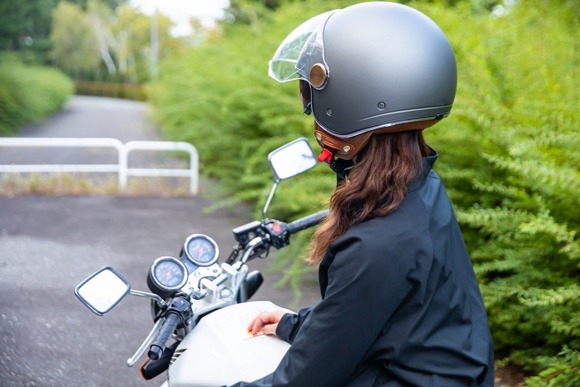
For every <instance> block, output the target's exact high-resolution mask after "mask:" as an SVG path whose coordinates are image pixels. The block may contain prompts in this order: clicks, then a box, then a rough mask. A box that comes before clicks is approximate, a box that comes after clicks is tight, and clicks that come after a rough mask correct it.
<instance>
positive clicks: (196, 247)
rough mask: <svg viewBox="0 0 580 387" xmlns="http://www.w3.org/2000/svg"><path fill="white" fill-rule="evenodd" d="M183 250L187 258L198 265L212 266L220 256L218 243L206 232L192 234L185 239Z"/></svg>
mask: <svg viewBox="0 0 580 387" xmlns="http://www.w3.org/2000/svg"><path fill="white" fill-rule="evenodd" d="M183 250H184V251H185V255H186V256H187V259H189V260H190V261H191V262H192V263H193V264H195V265H197V266H210V265H212V264H213V263H215V261H217V259H218V256H219V249H218V245H217V243H215V241H214V240H213V239H211V238H210V237H208V236H207V235H204V234H193V235H190V236H189V237H188V238H187V239H186V240H185V244H184V245H183Z"/></svg>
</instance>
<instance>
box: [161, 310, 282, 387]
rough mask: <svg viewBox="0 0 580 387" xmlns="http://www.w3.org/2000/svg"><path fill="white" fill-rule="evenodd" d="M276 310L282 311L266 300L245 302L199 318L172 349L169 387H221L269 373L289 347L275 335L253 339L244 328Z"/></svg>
mask: <svg viewBox="0 0 580 387" xmlns="http://www.w3.org/2000/svg"><path fill="white" fill-rule="evenodd" d="M275 309H283V308H280V307H278V306H276V305H275V304H273V303H271V302H269V301H254V302H244V303H241V304H236V305H232V306H228V307H226V308H223V309H220V310H217V311H215V312H213V313H211V314H210V315H208V316H205V317H204V318H202V319H201V321H200V322H199V324H198V325H197V326H196V328H195V329H194V330H193V332H191V333H190V334H189V335H188V336H187V337H186V338H185V339H184V340H183V341H182V342H181V343H180V344H179V346H178V347H177V349H176V350H175V354H174V360H173V364H172V365H171V366H170V367H169V372H168V376H169V380H168V382H169V386H170V387H202V386H203V387H210V386H211V387H215V386H223V385H229V384H233V383H236V382H239V381H242V380H243V381H252V380H256V379H259V378H261V377H263V376H266V375H268V374H269V373H272V372H273V371H274V370H275V369H276V367H277V366H278V364H279V363H280V360H281V359H282V357H283V356H284V354H285V353H286V351H287V350H288V348H289V347H290V345H289V344H288V343H286V342H285V341H282V340H280V339H278V338H276V337H274V336H267V335H258V336H252V335H251V334H248V331H247V328H248V325H249V323H250V321H251V320H252V319H253V318H255V317H256V316H257V315H258V314H260V313H263V312H266V311H269V310H275ZM288 312H291V311H289V310H288Z"/></svg>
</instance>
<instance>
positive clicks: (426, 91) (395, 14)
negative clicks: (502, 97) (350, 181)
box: [269, 2, 457, 158]
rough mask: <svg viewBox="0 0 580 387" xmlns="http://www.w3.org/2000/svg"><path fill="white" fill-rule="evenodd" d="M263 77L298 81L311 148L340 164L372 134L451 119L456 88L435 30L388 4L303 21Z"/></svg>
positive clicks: (451, 60) (449, 52) (451, 62)
mask: <svg viewBox="0 0 580 387" xmlns="http://www.w3.org/2000/svg"><path fill="white" fill-rule="evenodd" d="M269 75H270V76H271V77H272V78H274V79H276V80H278V81H280V82H285V81H289V80H293V79H300V80H301V94H302V98H303V102H304V104H305V112H306V113H308V112H309V111H310V110H311V111H312V114H313V115H314V120H315V132H316V137H317V140H318V141H319V143H321V145H322V146H324V147H329V148H332V149H334V150H335V151H337V153H338V154H337V156H339V157H342V158H350V157H352V156H353V155H354V154H356V153H358V151H360V150H361V149H362V148H363V147H364V146H365V145H366V143H367V141H368V138H369V137H370V136H371V135H372V134H373V133H377V132H397V131H404V130H421V129H424V128H426V127H429V126H431V125H433V124H435V123H436V122H438V120H440V119H441V118H443V117H445V116H447V115H448V114H449V113H450V111H451V107H452V105H453V100H454V99H455V90H456V86H457V67H456V63H455V55H454V54H453V49H452V48H451V45H450V44H449V41H448V40H447V38H446V36H445V34H444V33H443V32H442V31H441V29H440V28H439V27H438V26H437V24H435V22H433V21H432V20H431V19H430V18H428V17H427V16H425V15H424V14H423V13H421V12H419V11H417V10H415V9H413V8H410V7H408V6H405V5H401V4H396V3H388V2H368V3H361V4H357V5H353V6H350V7H347V8H344V9H340V10H335V11H330V12H326V13H324V14H321V15H318V16H315V17H314V18H312V19H310V20H308V21H306V22H305V23H303V24H302V25H300V26H299V27H298V28H296V29H295V30H294V31H293V32H292V33H290V35H288V37H286V39H285V40H284V41H283V42H282V44H281V45H280V47H278V50H277V51H276V53H275V55H274V57H273V58H272V60H271V61H270V68H269ZM306 82H307V83H306Z"/></svg>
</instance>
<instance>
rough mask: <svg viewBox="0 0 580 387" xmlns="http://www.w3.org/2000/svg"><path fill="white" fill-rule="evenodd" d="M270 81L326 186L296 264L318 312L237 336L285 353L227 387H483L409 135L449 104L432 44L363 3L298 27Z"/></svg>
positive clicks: (434, 206) (426, 32) (438, 47)
mask: <svg viewBox="0 0 580 387" xmlns="http://www.w3.org/2000/svg"><path fill="white" fill-rule="evenodd" d="M270 75H271V76H272V77H273V78H275V79H277V80H278V81H287V80H291V79H300V90H301V95H302V100H303V103H304V110H305V112H306V113H307V114H309V113H312V114H313V116H314V121H315V122H314V132H315V137H316V139H317V141H318V142H319V144H320V145H321V146H322V147H323V153H322V154H321V156H320V159H321V160H323V161H325V162H327V163H328V164H329V165H330V166H331V168H333V170H335V172H336V173H337V176H338V180H339V184H338V186H337V189H336V191H335V192H334V194H333V195H332V198H331V200H330V214H329V216H328V218H327V219H326V220H325V222H324V223H323V224H322V225H321V226H320V227H319V229H318V230H317V232H316V233H315V235H314V237H313V241H312V246H311V251H310V255H309V259H308V260H309V261H310V262H311V263H314V264H319V279H320V288H321V294H322V300H321V301H320V302H319V303H318V304H317V305H315V306H313V307H310V308H306V309H303V310H301V311H300V312H299V313H298V314H293V313H288V314H284V313H282V312H268V313H264V314H261V315H260V316H258V317H256V319H254V320H253V321H252V322H251V323H250V325H249V327H248V329H249V330H250V331H251V332H252V333H253V334H258V333H266V334H275V335H277V336H278V337H280V338H281V339H283V340H286V341H287V342H289V343H291V344H292V345H291V347H290V349H289V351H288V353H287V354H286V356H285V357H284V358H283V359H282V361H281V363H280V365H279V366H278V368H277V369H276V371H275V372H274V373H272V374H270V375H268V376H266V377H265V378H263V379H261V380H258V381H254V382H240V383H238V384H237V386H301V387H302V386H318V387H320V386H344V385H348V386H421V387H425V386H446V387H449V386H493V349H492V342H491V337H490V332H489V328H488V323H487V317H486V312H485V308H484V305H483V301H482V298H481V295H480V292H479V287H478V284H477V280H476V278H475V274H474V272H473V268H472V266H471V262H470V260H469V256H468V253H467V250H466V248H465V244H464V242H463V238H462V236H461V231H460V229H459V226H458V224H457V221H456V220H455V216H454V213H453V209H452V207H451V203H450V201H449V199H448V197H447V193H446V191H445V188H444V187H443V184H442V183H441V180H440V179H439V177H438V176H437V175H436V174H435V172H434V171H433V170H432V169H431V168H432V166H433V164H434V162H435V160H436V158H437V154H436V152H435V151H434V150H432V149H431V148H429V147H428V146H427V145H426V143H425V141H424V139H423V134H422V130H423V129H425V128H427V127H429V126H432V125H434V124H435V123H437V122H438V121H439V120H441V119H442V118H443V117H445V116H447V115H448V114H449V112H450V110H451V106H452V104H453V101H454V98H455V89H456V79H457V70H456V65H455V57H454V54H453V50H452V49H451V46H450V45H449V42H448V40H447V38H446V37H445V35H444V34H443V32H442V31H441V30H440V29H439V27H438V26H437V25H436V24H435V23H434V22H433V21H432V20H430V19H429V18H427V17H426V16H425V15H423V14H422V13H420V12H418V11H416V10H414V9H412V8H409V7H407V6H403V5H399V4H393V3H386V2H371V3H362V4H358V5H354V6H351V7H347V8H345V9H342V10H338V11H332V12H328V13H325V14H322V15H319V16H317V17H315V18H313V19H311V20H309V21H307V22H305V23H304V24H302V25H301V26H299V27H298V28H297V29H296V30H294V31H293V32H292V33H291V34H290V35H289V36H288V37H287V38H286V39H285V40H284V42H283V43H282V44H281V46H280V47H279V48H278V51H277V52H276V54H275V56H274V58H273V59H272V61H271V62H270Z"/></svg>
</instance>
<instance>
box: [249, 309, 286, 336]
mask: <svg viewBox="0 0 580 387" xmlns="http://www.w3.org/2000/svg"><path fill="white" fill-rule="evenodd" d="M285 313H286V312H284V311H282V310H273V311H270V312H264V313H260V314H259V315H258V317H256V318H255V319H253V320H252V321H251V322H250V325H248V333H251V334H252V335H254V336H255V335H257V334H259V333H263V334H265V335H276V328H277V327H278V323H279V322H280V320H281V319H282V316H284V314H285Z"/></svg>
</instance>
